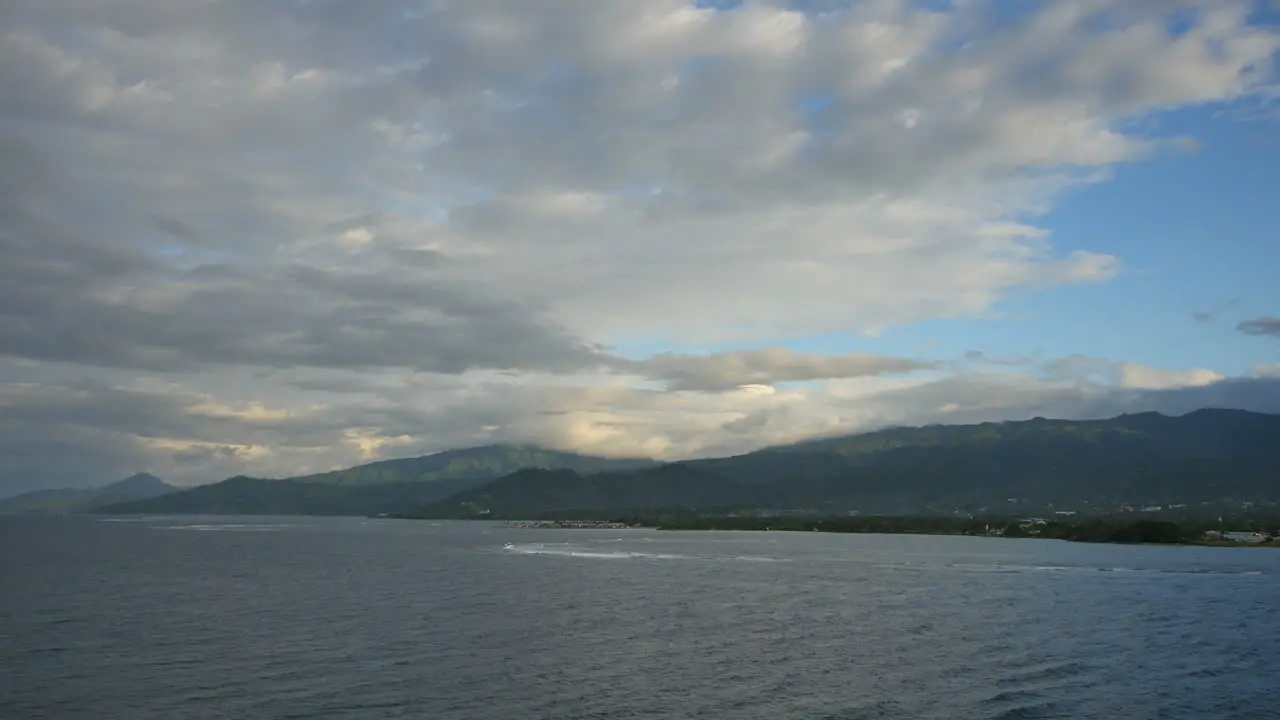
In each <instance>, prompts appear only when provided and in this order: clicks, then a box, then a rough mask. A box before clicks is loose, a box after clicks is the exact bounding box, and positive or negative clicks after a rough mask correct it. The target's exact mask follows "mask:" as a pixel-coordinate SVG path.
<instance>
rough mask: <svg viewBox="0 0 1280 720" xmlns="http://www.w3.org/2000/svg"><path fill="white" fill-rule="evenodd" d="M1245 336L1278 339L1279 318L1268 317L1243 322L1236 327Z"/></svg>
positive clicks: (1279, 335)
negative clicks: (1263, 336)
mask: <svg viewBox="0 0 1280 720" xmlns="http://www.w3.org/2000/svg"><path fill="white" fill-rule="evenodd" d="M1236 327H1237V329H1239V330H1240V332H1242V333H1244V334H1246V335H1267V336H1271V337H1280V318H1274V317H1270V316H1266V317H1259V318H1254V319H1252V320H1245V321H1244V322H1242V323H1240V324H1239V325H1237V326H1236Z"/></svg>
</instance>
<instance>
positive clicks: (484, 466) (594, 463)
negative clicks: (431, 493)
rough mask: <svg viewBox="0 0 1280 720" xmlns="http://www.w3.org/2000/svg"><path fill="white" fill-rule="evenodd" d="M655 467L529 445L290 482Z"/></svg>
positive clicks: (440, 455) (387, 480)
mask: <svg viewBox="0 0 1280 720" xmlns="http://www.w3.org/2000/svg"><path fill="white" fill-rule="evenodd" d="M657 464H658V463H657V462H655V461H653V460H647V459H640V458H604V457H596V456H594V455H579V454H577V453H567V452H558V451H555V450H544V449H542V448H539V447H534V446H531V445H486V446H482V447H473V448H466V449H463V450H446V451H445V452H440V453H436V454H434V455H424V456H422V457H414V458H404V459H400V460H381V461H379V462H373V463H369V464H367V465H358V466H356V467H353V468H348V469H346V470H334V471H332V472H326V473H318V474H315V475H305V476H302V477H296V478H290V479H291V480H294V481H297V482H304V483H323V484H327V485H382V484H387V483H403V482H438V481H441V480H465V479H476V478H483V479H493V478H498V477H502V476H503V475H509V474H511V473H513V472H516V471H517V470H525V469H529V468H536V469H541V470H573V471H575V472H579V473H595V472H606V471H611V470H627V469H636V468H645V467H653V466H655V465H657Z"/></svg>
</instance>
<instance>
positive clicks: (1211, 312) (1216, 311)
mask: <svg viewBox="0 0 1280 720" xmlns="http://www.w3.org/2000/svg"><path fill="white" fill-rule="evenodd" d="M1239 303H1240V298H1231V299H1230V300H1224V301H1222V302H1217V303H1214V304H1213V305H1210V306H1209V307H1207V308H1205V309H1203V310H1196V311H1195V312H1193V313H1191V319H1193V320H1195V321H1196V322H1198V323H1210V322H1213V321H1214V320H1216V319H1218V316H1219V315H1221V314H1222V313H1224V312H1226V311H1227V310H1230V309H1231V308H1233V307H1235V306H1236V305H1238V304H1239Z"/></svg>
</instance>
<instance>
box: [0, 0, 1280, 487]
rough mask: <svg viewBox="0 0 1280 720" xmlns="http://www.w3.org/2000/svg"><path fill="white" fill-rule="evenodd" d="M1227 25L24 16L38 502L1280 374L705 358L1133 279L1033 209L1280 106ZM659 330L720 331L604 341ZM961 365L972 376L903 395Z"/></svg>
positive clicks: (14, 135) (665, 8) (5, 97)
mask: <svg viewBox="0 0 1280 720" xmlns="http://www.w3.org/2000/svg"><path fill="white" fill-rule="evenodd" d="M1196 5H1197V7H1198V8H1199V9H1200V10H1202V11H1203V12H1200V13H1197V14H1196V15H1195V17H1194V18H1193V20H1192V21H1191V24H1190V27H1189V28H1186V31H1185V32H1183V33H1182V34H1180V35H1179V36H1178V37H1177V38H1174V37H1173V36H1171V35H1170V32H1169V29H1168V26H1167V25H1168V24H1167V22H1166V21H1167V13H1168V11H1169V10H1170V9H1171V7H1172V6H1170V5H1169V4H1168V3H1161V2H1143V3H1135V2H1132V1H1130V0H1113V1H1107V0H1103V1H1101V2H1087V3H1070V2H1067V1H1066V0H1064V1H1063V2H1061V3H1048V4H1043V6H1042V7H1041V6H1038V7H1037V9H1036V11H1034V12H1030V13H1027V14H1026V15H1024V16H1021V17H1020V19H1019V20H1017V21H1016V23H1015V24H1016V27H1009V26H1008V24H1007V22H1006V21H1005V20H1001V19H1000V18H998V17H996V16H995V15H993V14H990V13H988V12H986V10H985V9H984V7H983V4H982V3H955V4H953V7H952V8H951V9H950V10H949V11H947V12H924V11H921V10H918V9H914V8H910V7H908V6H907V5H900V4H895V3H859V4H852V5H849V6H847V7H845V6H843V5H841V6H840V7H832V8H831V12H829V13H827V14H826V15H825V16H824V17H823V19H822V20H821V21H819V20H817V19H816V18H814V17H805V16H802V15H800V14H795V13H791V12H788V11H787V10H785V9H784V8H781V7H770V6H767V5H764V4H760V5H753V4H744V5H743V6H742V7H741V8H740V9H739V10H736V11H732V12H726V11H717V10H714V9H711V8H699V7H697V6H696V4H693V3H681V2H675V1H674V0H673V1H671V2H667V1H666V0H663V2H659V3H634V2H629V1H627V0H617V1H611V0H597V1H592V2H576V1H575V2H560V1H555V2H553V1H552V0H530V2H525V3H510V2H505V1H504V0H469V1H468V2H459V3H434V4H428V5H427V6H423V4H421V3H409V2H397V1H388V2H378V3H346V4H339V3H270V2H258V3H255V2H223V3H203V4H198V5H196V6H186V5H183V6H179V5H176V4H173V3H164V2H157V1H156V0H119V1H118V2H112V3H102V2H98V1H96V0H64V1H60V2H47V1H44V0H10V1H9V2H6V3H4V7H5V10H4V12H5V22H4V23H3V29H0V258H3V262H0V371H2V372H3V374H0V387H3V388H4V395H3V402H2V403H0V427H2V428H3V430H4V432H3V433H2V434H0V454H3V455H4V456H5V457H6V458H11V459H12V460H11V461H7V466H8V467H9V469H6V470H4V471H2V472H0V488H4V489H11V488H26V487H36V486H44V485H73V484H83V483H87V482H105V481H108V480H112V479H115V477H117V476H120V475H124V474H128V473H129V472H133V471H135V470H140V469H147V470H151V471H153V472H156V473H157V474H160V475H162V476H166V477H171V479H178V480H180V481H195V480H211V479H217V478H218V477H221V476H224V475H227V474H232V473H233V472H251V473H254V474H265V475H283V474H292V473H294V472H300V471H303V470H304V469H324V468H327V467H331V466H334V465H342V464H352V463H354V462H359V461H361V460H364V459H369V458H373V457H383V456H387V455H388V454H411V453H415V452H425V451H429V450H433V449H442V448H443V447H448V446H456V445H466V444H474V443H480V442H490V441H504V440H519V441H532V442H541V443H546V444H551V445H556V446H558V447H570V448H577V449H585V450H590V451H598V452H623V453H635V452H641V453H649V454H656V455H662V456H667V457H683V456H689V455H695V454H701V453H705V452H713V451H719V450H735V451H736V450H740V449H743V448H749V447H753V446H758V445H760V444H763V443H766V442H775V441H789V440H792V439H798V438H800V437H804V436H807V435H813V434H818V433H823V432H829V431H835V430H851V429H858V428H867V427H873V426H876V425H877V424H878V423H884V422H898V421H905V420H911V419H912V418H924V419H937V418H943V419H946V418H951V417H972V418H977V417H980V416H983V413H986V414H987V415H988V416H990V417H997V416H1003V414H1005V413H1009V414H1017V413H1020V412H1028V411H1031V410H1035V411H1036V412H1043V413H1045V414H1052V412H1053V411H1055V410H1056V411H1060V412H1092V411H1094V410H1091V409H1090V408H1091V407H1094V406H1090V405H1089V403H1098V405H1097V406H1096V409H1097V411H1099V412H1101V410H1102V409H1103V408H1114V407H1127V406H1128V404H1130V403H1134V404H1141V403H1143V402H1153V403H1154V402H1157V399H1158V398H1167V397H1172V396H1173V395H1151V394H1150V393H1157V392H1167V393H1175V394H1176V393H1177V392H1179V391H1178V390H1174V389H1168V388H1177V387H1181V386H1186V385H1193V384H1198V385H1200V386H1202V387H1203V388H1206V389H1203V390H1197V392H1200V393H1201V394H1200V395H1194V394H1191V395H1183V396H1180V397H1196V398H1199V399H1200V400H1201V401H1203V402H1211V401H1214V400H1215V398H1218V396H1215V395H1213V394H1212V393H1214V392H1220V393H1226V392H1227V390H1228V389H1229V388H1232V387H1241V388H1244V389H1247V390H1251V391H1252V390H1255V389H1261V388H1262V386H1260V385H1256V384H1250V383H1255V382H1260V381H1248V382H1246V381H1241V382H1242V383H1244V384H1243V385H1240V386H1235V385H1230V383H1228V382H1226V381H1219V380H1218V379H1216V378H1217V376H1216V374H1214V373H1211V372H1209V371H1208V370H1195V369H1193V370H1185V371H1168V370H1155V369H1151V368H1142V367H1140V366H1134V365H1132V364H1129V363H1124V362H1121V361H1119V360H1116V361H1112V360H1087V359H1086V360H1085V361H1079V360H1071V361H1067V362H1065V363H1062V364H1061V366H1060V367H1057V368H1056V373H1057V374H1055V372H1054V371H1053V369H1052V368H1050V369H1048V370H1047V369H1046V368H1044V367H1037V370H1036V372H1037V373H1038V374H1039V375H1041V376H1043V377H1039V378H1038V379H1036V380H1035V382H1034V383H1031V384H1027V383H1028V382H1030V381H1024V380H1022V379H1019V378H1018V377H1017V376H1016V375H1013V376H1009V377H1003V378H1002V379H1000V380H995V379H991V380H988V379H986V378H985V377H981V376H979V375H978V374H975V373H974V372H973V371H972V368H971V367H968V365H972V364H974V363H977V364H982V365H984V366H994V365H999V366H1000V367H1002V368H1005V369H1007V370H1009V372H1010V373H1016V371H1018V370H1019V369H1020V367H1019V366H1020V365H1027V364H1028V363H1027V362H1023V359H1019V358H1005V359H996V358H992V357H972V358H969V360H968V365H966V363H963V362H960V363H953V364H950V365H945V366H943V365H938V366H936V367H934V366H930V365H929V364H928V363H926V362H924V361H917V360H910V359H901V358H891V357H879V356H876V355H870V354H868V355H854V356H842V357H822V356H817V355H810V354H801V353H795V352H791V351H787V350H785V349H763V350H741V351H734V352H729V353H716V354H711V355H705V356H704V355H696V354H692V353H693V352H694V351H696V350H697V349H698V348H700V347H708V346H723V345H724V344H725V343H727V342H731V341H732V342H733V343H734V346H735V347H739V346H760V345H768V344H776V343H777V342H778V341H777V338H779V337H799V336H802V335H805V334H859V333H862V334H866V333H871V332H873V331H876V330H880V329H884V328H889V327H893V326H896V325H902V324H905V323H910V322H914V321H918V320H922V319H946V318H960V317H967V316H973V315H981V314H984V313H987V312H988V311H989V310H990V309H991V308H992V307H993V306H994V305H995V304H996V303H998V302H999V301H1000V300H1001V298H1003V297H1005V296H1006V295H1007V294H1008V293H1010V292H1014V291H1018V290H1023V289H1031V290H1034V289H1039V288H1047V287H1052V286H1056V285H1064V284H1078V283H1087V282H1098V281H1105V280H1107V279H1109V278H1111V277H1113V276H1115V275H1116V274H1117V273H1119V272H1121V269H1122V267H1123V266H1122V263H1121V259H1119V258H1116V257H1112V256H1111V255H1109V254H1107V253H1106V251H1105V248H1099V249H1096V250H1095V251H1094V252H1088V251H1081V252H1075V253H1070V254H1064V253H1062V252H1060V251H1058V250H1056V249H1055V248H1054V247H1053V245H1052V243H1050V242H1049V238H1048V237H1047V236H1046V233H1045V232H1044V231H1043V230H1042V229H1040V228H1037V227H1034V226H1033V225H1032V224H1030V223H1031V220H1030V218H1034V217H1036V216H1037V215H1038V214H1039V213H1041V212H1043V210H1045V209H1046V208H1048V207H1051V206H1052V204H1053V201H1054V199H1055V198H1056V197H1057V195H1058V193H1060V192H1061V191H1063V190H1065V189H1068V188H1071V187H1073V186H1076V185H1079V184H1083V183H1091V182H1097V181H1099V179H1100V178H1102V177H1105V175H1106V172H1107V170H1108V169H1109V168H1110V167H1111V166H1112V165H1114V164H1116V163H1120V162H1131V161H1137V160H1140V159H1141V158H1142V157H1144V156H1147V155H1149V154H1152V153H1157V152H1164V151H1166V150H1169V149H1174V148H1176V147H1178V146H1182V145H1185V142H1184V139H1180V138H1161V137H1158V136H1154V135H1151V134H1145V133H1144V134H1139V133H1137V132H1136V131H1135V130H1133V129H1132V128H1133V127H1134V126H1133V124H1132V123H1130V122H1129V121H1131V120H1133V119H1135V118H1142V117H1144V116H1146V115H1148V114H1150V113H1154V112H1158V111H1161V110H1164V109H1168V108H1177V107H1182V106H1187V105H1192V104H1203V103H1224V102H1231V101H1236V100H1239V99H1242V98H1244V99H1250V98H1262V97H1265V96H1266V93H1267V92H1268V90H1267V80H1268V78H1266V77H1263V76H1261V75H1260V73H1259V71H1258V69H1259V68H1262V67H1263V66H1264V65H1266V64H1267V61H1268V60H1269V59H1270V58H1271V57H1272V56H1273V55H1274V53H1275V51H1276V49H1277V48H1280V35H1277V33H1276V32H1274V28H1267V27H1262V26H1254V25H1249V24H1248V23H1247V22H1246V21H1245V20H1244V16H1243V15H1240V14H1238V13H1236V12H1235V10H1236V9H1237V8H1238V7H1239V6H1238V5H1237V4H1234V3H1230V2H1226V3H1216V2H1215V3H1197V4H1196ZM957 38H964V39H965V40H971V41H972V42H970V43H967V44H965V45H964V46H961V45H960V44H959V43H956V42H954V40H955V39H957ZM802 100H803V101H807V102H802ZM819 101H820V102H819ZM1263 320H1269V319H1267V318H1261V319H1259V321H1254V322H1261V321H1263ZM1265 327H1266V326H1264V325H1257V326H1255V325H1252V324H1248V323H1246V324H1245V325H1242V327H1241V330H1242V331H1246V332H1249V331H1250V330H1257V329H1260V328H1265ZM1266 332H1270V331H1269V330H1267V331H1266ZM642 341H643V343H644V344H646V345H653V344H655V343H656V344H658V345H659V346H662V345H663V343H673V345H672V347H677V346H678V347H681V348H682V350H681V351H680V352H676V351H674V350H673V351H672V352H668V353H660V354H658V355H657V356H655V357H653V358H649V359H647V360H638V361H625V360H621V359H619V358H616V357H613V356H612V355H610V353H609V352H608V351H607V350H606V349H605V348H604V346H605V345H612V346H617V347H623V346H627V345H631V346H634V345H635V344H637V343H640V342H642ZM869 347H872V346H871V345H869ZM1082 350H1086V348H1082ZM1073 363H1074V365H1073ZM929 367H933V369H934V370H935V373H937V374H945V373H951V374H952V375H953V377H952V378H951V379H950V380H947V379H943V380H936V381H928V382H926V381H925V380H923V379H921V378H920V377H919V376H915V375H909V376H908V377H905V378H904V377H902V374H904V373H905V374H909V373H910V372H911V371H913V370H917V369H924V368H929ZM944 371H945V372H944ZM636 376H639V377H641V378H644V379H647V380H648V381H650V382H654V383H658V384H660V385H662V386H663V387H664V388H665V390H664V391H656V390H640V389H636V388H632V387H628V384H629V383H631V382H632V379H633V378H634V377H636ZM931 377H932V376H931ZM1046 378H1047V379H1046ZM789 381H805V382H806V387H805V388H802V389H797V388H795V387H788V385H787V383H788V382H789ZM988 382H990V383H993V384H996V383H1000V382H1002V383H1004V384H1000V385H998V386H996V385H992V387H985V386H984V384H985V383H988ZM937 383H941V384H937ZM948 383H950V384H948ZM1036 383H1040V384H1036ZM1046 383H1047V384H1046ZM1055 383H1058V384H1061V386H1060V385H1058V384H1055ZM739 385H777V387H776V388H773V389H772V391H769V392H766V391H765V390H762V389H760V388H755V389H753V390H752V391H750V392H748V391H740V390H737V389H736V388H737V387H738V386H739ZM810 385H811V386H813V387H809V386H810ZM984 387H985V389H984ZM1157 387H1160V388H1166V389H1167V390H1160V391H1157V390H1155V389H1153V388H1157ZM1070 388H1075V389H1074V390H1072V389H1070ZM1208 388H1214V389H1213V390H1210V389H1208ZM673 390H696V391H708V392H670V391H673ZM1187 392H1188V393H1190V392H1191V391H1187ZM1233 392H1234V391H1233ZM1240 392H1243V390H1241V391H1240ZM971 393H977V396H975V397H971ZM984 393H985V395H984ZM1019 393H1021V394H1019ZM1073 393H1075V394H1074V395H1073ZM983 397H986V398H988V400H987V401H983V400H982V398H983ZM996 398H1006V400H1002V401H1001V402H1007V403H1008V404H1007V405H1001V404H999V403H996V401H995V399H996ZM1019 398H1021V399H1019ZM1073 398H1077V399H1073ZM1104 398H1111V399H1104ZM1124 398H1128V399H1127V400H1126V399H1124ZM1232 398H1235V401H1238V402H1246V400H1247V399H1246V398H1244V397H1243V396H1240V397H1236V396H1234V395H1232V396H1230V397H1227V396H1226V395H1224V396H1222V398H1221V399H1223V400H1224V401H1225V400H1232ZM984 402H985V403H986V404H983V403H984ZM1159 402H1166V401H1164V400H1160V401H1159ZM931 403H941V404H942V405H946V406H948V407H950V406H951V405H954V406H955V407H956V408H959V409H957V410H954V411H950V410H949V411H946V412H944V411H943V410H940V409H939V407H941V405H939V406H938V407H934V406H933V405H931ZM1107 403H1111V404H1109V405H1108V404H1107ZM965 408H971V409H965ZM949 413H950V414H949ZM104 476H105V477H104Z"/></svg>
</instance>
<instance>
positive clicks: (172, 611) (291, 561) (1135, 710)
mask: <svg viewBox="0 0 1280 720" xmlns="http://www.w3.org/2000/svg"><path fill="white" fill-rule="evenodd" d="M130 520H132V521H130ZM1277 611H1280V551H1275V550H1270V549H1262V548H1255V549H1222V548H1170V547H1119V546H1102V545H1079V544H1070V543H1063V542H1053V541H1036V540H1003V539H987V538H949V537H911V536H874V535H827V534H820V533H712V532H707V533H675V532H658V531H646V530H628V531H585V530H584V531H558V530H514V529H506V528H503V527H500V526H497V525H489V524H475V523H430V522H421V521H392V520H388V521H367V520H360V519H311V518H306V519H299V518H269V519H264V518H248V519H244V518H240V519H229V518H225V517H223V518H197V519H193V518H189V517H187V518H147V519H121V520H120V521H115V520H114V519H99V518H88V517H85V518H45V519H40V518H0V718H3V719H4V720H22V719H25V718H57V719H58V720H74V719H77V718H85V719H92V720H103V719H112V718H121V719H127V720H147V719H151V718H156V719H161V718H163V719H164V720H170V719H171V718H219V719H221V718H268V719H269V718H280V719H282V720H283V719H285V718H292V719H313V718H314V719H321V718H324V719H330V720H347V719H350V720H355V719H357V718H358V719H361V720H363V719H366V718H430V719H432V720H453V719H457V720H463V719H472V718H475V719H486V720H508V719H509V720H535V719H540V718H557V719H559V718H593V719H599V720H606V719H615V718H616V719H618V720H623V719H633V718H634V719H639V718H651V719H654V720H659V719H662V720H665V719H668V718H741V719H744V720H753V719H756V718H760V719H765V718H767V719H768V720H788V719H791V718H818V719H827V720H858V719H863V718H992V719H994V718H1107V719H1108V720H1115V719H1120V718H1250V719H1251V720H1252V719H1254V718H1258V717H1269V716H1271V714H1272V713H1274V712H1275V710H1276V708H1280V622H1277Z"/></svg>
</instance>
